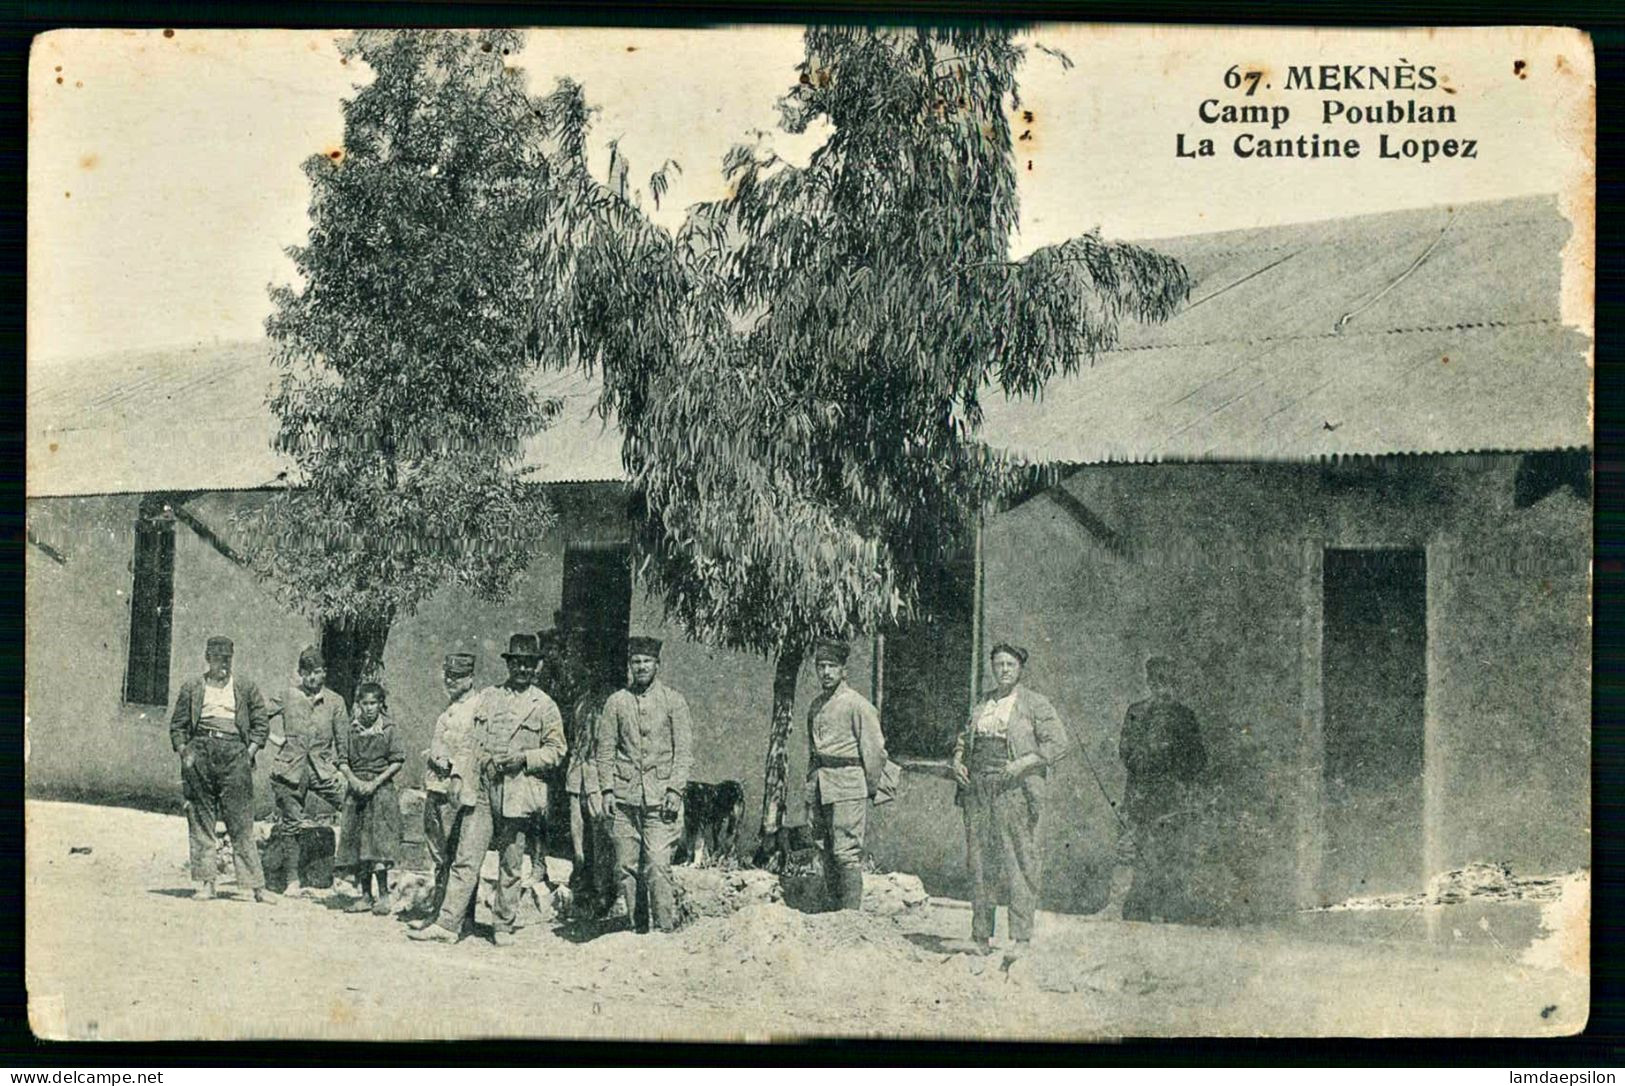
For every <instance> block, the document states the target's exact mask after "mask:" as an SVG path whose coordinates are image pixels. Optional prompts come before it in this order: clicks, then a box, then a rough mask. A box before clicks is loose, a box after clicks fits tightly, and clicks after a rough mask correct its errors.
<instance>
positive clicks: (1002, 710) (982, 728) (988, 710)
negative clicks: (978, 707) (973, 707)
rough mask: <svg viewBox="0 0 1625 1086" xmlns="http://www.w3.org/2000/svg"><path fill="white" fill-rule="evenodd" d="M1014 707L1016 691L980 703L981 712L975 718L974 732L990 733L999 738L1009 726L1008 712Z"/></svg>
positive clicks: (978, 733)
mask: <svg viewBox="0 0 1625 1086" xmlns="http://www.w3.org/2000/svg"><path fill="white" fill-rule="evenodd" d="M1015 707H1016V692H1015V691H1014V690H1012V691H1010V693H1009V694H1007V695H1006V696H1004V697H1002V698H994V699H992V700H991V701H987V702H984V703H983V704H982V712H981V713H980V714H979V715H978V716H977V718H976V734H977V735H992V736H998V737H999V738H1003V737H1004V733H1005V732H1006V731H1007V730H1008V729H1009V727H1010V713H1011V711H1012V710H1014V709H1015Z"/></svg>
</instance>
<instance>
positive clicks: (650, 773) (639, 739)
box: [591, 637, 694, 931]
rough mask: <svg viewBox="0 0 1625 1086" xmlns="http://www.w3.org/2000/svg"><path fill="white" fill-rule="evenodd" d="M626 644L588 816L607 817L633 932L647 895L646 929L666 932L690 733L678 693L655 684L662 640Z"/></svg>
mask: <svg viewBox="0 0 1625 1086" xmlns="http://www.w3.org/2000/svg"><path fill="white" fill-rule="evenodd" d="M626 644H627V673H628V675H629V676H630V682H628V684H627V685H626V686H625V687H623V688H622V689H620V690H617V691H615V693H613V694H611V695H610V696H609V698H608V700H606V701H605V702H604V711H603V713H602V714H600V716H599V718H598V757H597V764H596V765H595V767H594V769H595V772H596V774H597V778H598V787H599V789H600V791H599V794H598V797H597V802H596V803H593V804H592V806H593V810H592V812H591V814H592V817H595V818H598V817H603V815H604V814H606V813H607V814H609V816H610V818H611V822H610V827H611V828H610V833H611V835H612V837H613V839H614V842H615V864H616V867H617V869H618V870H619V872H620V882H621V898H622V900H623V901H624V902H625V905H626V913H627V918H628V919H629V920H630V921H631V922H632V924H633V926H634V927H637V926H638V924H637V915H638V908H637V906H638V898H639V895H640V891H641V892H646V893H647V894H648V897H649V919H650V922H651V924H652V925H653V927H655V928H658V929H659V930H661V931H672V930H673V929H675V928H676V926H677V908H676V901H675V898H674V894H673V891H672V883H671V854H672V849H673V848H674V847H675V846H676V844H677V829H678V826H677V820H678V818H679V816H680V815H681V814H682V810H683V793H684V792H685V791H686V790H687V788H688V775H689V772H690V771H691V770H692V769H693V766H694V729H693V723H692V721H691V720H690V718H689V714H688V702H687V701H685V700H683V695H681V694H679V693H678V692H677V691H675V690H673V689H672V688H671V687H669V686H667V685H666V684H665V683H663V682H661V681H660V680H659V679H658V678H657V676H658V675H659V673H660V642H659V641H657V640H656V639H654V638H652V637H633V638H629V639H628V640H627V643H626Z"/></svg>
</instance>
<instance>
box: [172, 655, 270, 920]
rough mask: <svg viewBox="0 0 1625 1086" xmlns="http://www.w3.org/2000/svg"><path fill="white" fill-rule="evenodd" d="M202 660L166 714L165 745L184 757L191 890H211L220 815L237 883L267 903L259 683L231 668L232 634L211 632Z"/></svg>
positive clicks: (264, 726)
mask: <svg viewBox="0 0 1625 1086" xmlns="http://www.w3.org/2000/svg"><path fill="white" fill-rule="evenodd" d="M203 659H204V662H205V663H206V664H207V666H208V670H207V671H205V672H204V673H203V675H202V676H200V677H198V678H195V679H187V680H186V681H185V682H184V683H182V684H181V690H180V693H179V694H178V695H176V698H175V711H174V712H173V713H171V714H170V715H169V742H170V746H172V747H173V748H174V750H175V753H176V754H178V755H180V759H181V791H182V793H183V794H184V795H185V797H186V830H187V838H188V841H189V842H190V845H191V853H192V878H193V880H194V881H196V882H197V883H198V890H197V893H196V895H195V896H196V897H197V898H199V899H200V900H205V901H206V900H208V899H210V898H212V897H214V896H215V885H214V884H215V880H216V879H217V878H218V877H219V870H220V853H219V842H218V840H217V839H216V838H215V829H214V827H215V822H216V821H223V822H225V824H226V833H227V834H228V835H229V836H230V837H231V857H232V861H233V863H234V865H235V866H236V869H237V886H238V888H239V889H242V890H251V891H253V893H254V900H255V901H258V902H261V903H262V904H272V903H274V902H275V900H276V899H275V898H273V897H270V896H269V895H268V894H266V892H265V875H264V873H263V872H262V871H261V870H260V850H259V846H258V845H256V844H255V842H254V758H255V757H256V756H257V755H258V754H259V752H260V751H261V750H262V749H263V748H264V747H265V741H266V738H267V737H268V736H269V735H270V732H271V727H270V721H269V717H268V715H267V713H266V710H265V699H264V698H263V697H261V696H260V691H259V687H257V686H255V685H254V684H253V683H252V682H250V681H249V680H248V679H246V678H244V677H243V676H241V675H233V674H232V671H231V659H232V644H231V640H230V639H229V638H225V637H211V638H209V641H208V644H207V646H206V647H205V649H204V653H203Z"/></svg>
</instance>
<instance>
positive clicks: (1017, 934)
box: [965, 773, 1044, 939]
mask: <svg viewBox="0 0 1625 1086" xmlns="http://www.w3.org/2000/svg"><path fill="white" fill-rule="evenodd" d="M1038 815H1039V812H1038V810H1037V809H1036V807H1035V805H1033V804H1032V803H1031V801H1030V800H1029V798H1028V796H1027V793H1026V791H1024V790H1023V789H1022V787H1021V785H1020V784H1008V785H1006V784H1001V783H1000V781H999V777H998V775H997V774H995V773H972V774H971V781H970V788H969V789H967V790H966V795H965V844H966V858H967V860H968V863H969V867H970V878H971V921H970V929H971V937H972V938H974V939H991V938H992V937H993V917H994V910H995V908H996V907H997V906H998V904H999V899H1000V898H1001V897H1008V899H1009V902H1010V937H1011V938H1013V939H1031V938H1032V937H1033V913H1034V912H1036V911H1037V909H1038V894H1039V890H1040V889H1041V887H1042V886H1043V876H1044V871H1043V854H1042V853H1041V852H1040V851H1039V847H1038Z"/></svg>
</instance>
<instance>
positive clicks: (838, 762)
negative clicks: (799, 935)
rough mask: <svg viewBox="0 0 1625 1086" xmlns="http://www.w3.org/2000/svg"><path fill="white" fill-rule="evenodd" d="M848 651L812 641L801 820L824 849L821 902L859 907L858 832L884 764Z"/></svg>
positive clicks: (871, 710) (875, 722)
mask: <svg viewBox="0 0 1625 1086" xmlns="http://www.w3.org/2000/svg"><path fill="white" fill-rule="evenodd" d="M850 653H851V649H850V648H849V647H848V645H847V644H846V642H844V641H820V642H819V643H818V644H817V645H816V646H815V647H814V649H813V665H814V667H815V669H816V670H817V673H818V684H819V686H820V687H821V688H822V692H821V693H820V694H819V695H818V696H817V697H816V698H814V699H813V703H812V705H811V707H809V708H808V710H807V790H806V797H807V821H808V823H809V824H810V825H811V826H812V827H813V829H814V832H815V833H816V834H817V835H818V836H819V838H820V840H821V842H822V844H823V847H824V885H825V901H826V903H827V904H828V906H829V907H830V908H832V909H858V908H862V906H863V837H864V830H865V827H866V825H867V823H868V817H869V801H870V799H871V798H873V797H874V795H875V792H876V791H877V790H878V789H879V788H880V780H881V775H882V774H883V773H884V772H885V769H886V738H885V736H884V735H882V734H881V732H880V714H879V713H878V712H877V711H876V710H875V707H874V706H873V705H871V704H869V699H868V698H865V697H864V696H863V695H862V694H860V693H858V692H857V691H856V690H854V689H852V688H851V687H850V686H848V685H847V684H846V661H847V657H848V656H849V655H850Z"/></svg>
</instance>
